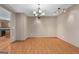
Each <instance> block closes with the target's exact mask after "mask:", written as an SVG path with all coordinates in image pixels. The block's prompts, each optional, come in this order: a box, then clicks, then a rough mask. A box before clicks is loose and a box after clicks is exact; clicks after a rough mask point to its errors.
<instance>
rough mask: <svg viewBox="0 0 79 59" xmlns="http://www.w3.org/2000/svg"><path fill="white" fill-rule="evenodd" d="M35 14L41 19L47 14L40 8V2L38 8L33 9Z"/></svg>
mask: <svg viewBox="0 0 79 59" xmlns="http://www.w3.org/2000/svg"><path fill="white" fill-rule="evenodd" d="M33 14H34V16H36V17H37V18H38V19H40V17H41V16H44V15H45V12H44V11H43V10H42V9H41V8H40V4H38V9H37V10H34V11H33Z"/></svg>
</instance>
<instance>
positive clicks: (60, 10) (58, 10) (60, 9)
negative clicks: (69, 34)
mask: <svg viewBox="0 0 79 59" xmlns="http://www.w3.org/2000/svg"><path fill="white" fill-rule="evenodd" d="M64 12H66V10H65V9H62V8H58V9H57V11H56V13H58V14H61V13H64Z"/></svg>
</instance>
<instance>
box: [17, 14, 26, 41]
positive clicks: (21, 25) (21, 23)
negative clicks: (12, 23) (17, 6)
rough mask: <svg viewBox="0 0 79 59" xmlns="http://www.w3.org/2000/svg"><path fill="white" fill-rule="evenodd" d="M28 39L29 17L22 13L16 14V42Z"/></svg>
mask: <svg viewBox="0 0 79 59" xmlns="http://www.w3.org/2000/svg"><path fill="white" fill-rule="evenodd" d="M26 38H27V17H26V15H24V14H22V13H17V14H16V40H25V39H26Z"/></svg>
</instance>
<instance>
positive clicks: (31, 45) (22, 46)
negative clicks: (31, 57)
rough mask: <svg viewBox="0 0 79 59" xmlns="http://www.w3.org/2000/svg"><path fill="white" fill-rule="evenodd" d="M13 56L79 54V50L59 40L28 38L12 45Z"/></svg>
mask: <svg viewBox="0 0 79 59" xmlns="http://www.w3.org/2000/svg"><path fill="white" fill-rule="evenodd" d="M10 47H11V50H10V51H9V53H11V54H78V53H79V48H77V47H75V46H73V45H71V44H69V43H67V42H65V41H63V40H61V39H59V38H28V39H26V40H24V41H16V42H14V43H11V44H10Z"/></svg>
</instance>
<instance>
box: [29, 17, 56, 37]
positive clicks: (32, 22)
mask: <svg viewBox="0 0 79 59" xmlns="http://www.w3.org/2000/svg"><path fill="white" fill-rule="evenodd" d="M39 21H40V22H36V18H35V17H28V36H29V37H56V17H41V18H40V20H39Z"/></svg>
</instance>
